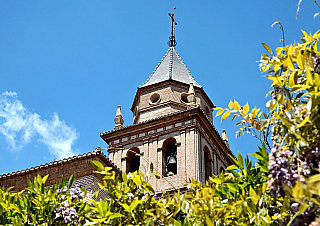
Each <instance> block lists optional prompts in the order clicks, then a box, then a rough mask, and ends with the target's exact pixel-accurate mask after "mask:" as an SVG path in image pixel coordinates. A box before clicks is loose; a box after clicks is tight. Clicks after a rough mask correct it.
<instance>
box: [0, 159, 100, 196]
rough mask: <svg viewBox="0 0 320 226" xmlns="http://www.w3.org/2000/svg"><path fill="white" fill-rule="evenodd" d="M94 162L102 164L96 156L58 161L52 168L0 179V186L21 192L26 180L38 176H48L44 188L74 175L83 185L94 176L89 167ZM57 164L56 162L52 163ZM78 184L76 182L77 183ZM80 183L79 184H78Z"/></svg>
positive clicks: (44, 167) (38, 169) (37, 168)
mask: <svg viewBox="0 0 320 226" xmlns="http://www.w3.org/2000/svg"><path fill="white" fill-rule="evenodd" d="M93 160H96V161H100V162H102V164H104V165H106V164H105V163H103V161H101V159H100V158H99V157H98V156H94V157H92V158H90V159H80V160H77V159H75V160H73V161H59V164H54V165H53V166H52V165H51V166H49V165H45V166H42V167H35V168H31V169H32V170H30V171H32V172H29V173H24V174H21V175H18V176H15V175H12V176H8V177H7V178H1V179H0V186H1V187H4V188H9V187H14V188H13V190H15V191H21V190H23V189H25V188H26V187H27V178H29V179H30V180H31V181H33V180H34V178H35V177H36V176H37V175H38V174H39V175H40V176H41V177H44V176H46V175H49V177H48V179H47V181H46V184H45V185H46V186H52V185H54V184H57V183H60V182H61V176H62V175H63V176H64V177H65V179H66V180H67V181H68V179H69V177H70V176H71V175H72V174H73V173H75V177H76V180H77V181H83V183H84V185H85V186H87V183H91V182H90V180H92V179H90V178H91V177H90V176H92V175H94V174H95V173H94V171H95V168H94V167H93V166H92V165H91V161H93ZM53 163H57V162H53ZM80 178H81V179H80ZM77 183H78V182H77ZM79 183H80V182H79Z"/></svg>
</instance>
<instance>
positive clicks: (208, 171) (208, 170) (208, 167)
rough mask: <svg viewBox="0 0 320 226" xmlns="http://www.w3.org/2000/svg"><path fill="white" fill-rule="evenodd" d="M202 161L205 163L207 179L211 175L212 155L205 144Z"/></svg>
mask: <svg viewBox="0 0 320 226" xmlns="http://www.w3.org/2000/svg"><path fill="white" fill-rule="evenodd" d="M203 152H204V163H205V180H208V179H209V177H210V176H212V156H211V153H210V150H209V148H208V147H207V146H204V148H203Z"/></svg>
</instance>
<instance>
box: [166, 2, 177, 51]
mask: <svg viewBox="0 0 320 226" xmlns="http://www.w3.org/2000/svg"><path fill="white" fill-rule="evenodd" d="M173 9H174V12H173V14H171V13H168V14H169V16H170V17H171V21H172V24H171V36H170V37H169V41H168V45H169V46H170V47H175V46H176V45H177V41H176V37H175V31H176V27H175V25H177V22H176V20H175V15H176V7H174V8H173Z"/></svg>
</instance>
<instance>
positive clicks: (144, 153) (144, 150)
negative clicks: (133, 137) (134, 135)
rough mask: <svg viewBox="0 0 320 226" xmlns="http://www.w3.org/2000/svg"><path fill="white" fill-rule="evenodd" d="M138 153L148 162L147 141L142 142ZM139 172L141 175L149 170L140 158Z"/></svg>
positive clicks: (147, 165)
mask: <svg viewBox="0 0 320 226" xmlns="http://www.w3.org/2000/svg"><path fill="white" fill-rule="evenodd" d="M139 150H140V153H141V155H142V157H143V158H145V159H146V160H148V161H150V159H149V149H148V139H144V140H143V144H142V146H140V147H139ZM140 170H141V172H143V173H145V174H146V173H147V172H148V170H149V164H148V163H147V162H146V161H145V160H144V159H142V158H140Z"/></svg>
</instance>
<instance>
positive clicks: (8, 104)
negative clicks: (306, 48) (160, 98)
mask: <svg viewBox="0 0 320 226" xmlns="http://www.w3.org/2000/svg"><path fill="white" fill-rule="evenodd" d="M297 3H298V1H292V0H290V1H289V0H269V1H262V0H261V1H252V0H244V1H239V0H229V1H209V0H208V1H190V0H184V1H182V0H176V1H175V2H174V1H169V0H162V1H159V0H157V1H156V0H148V1H147V0H136V1H124V0H118V1H111V0H110V1H87V0H77V1H75V0H74V1H62V0H55V1H39V0H34V1H14V0H12V1H1V2H0V51H1V54H0V153H1V155H0V156H1V157H0V174H3V173H9V172H12V171H17V170H21V169H26V168H30V167H33V166H36V165H40V164H44V163H46V162H50V161H53V160H55V159H59V158H62V157H66V156H70V155H74V154H80V153H86V152H89V151H93V150H94V149H95V148H96V147H98V146H99V147H101V148H106V147H107V145H106V144H105V143H104V142H103V140H102V139H101V138H100V136H99V134H100V132H105V131H109V130H112V129H113V126H114V121H113V120H114V117H115V113H116V108H117V105H121V107H122V112H123V115H124V120H125V125H130V124H132V113H131V111H130V110H129V109H130V107H131V104H132V101H133V98H134V96H135V92H136V90H137V87H138V86H139V85H140V84H142V83H143V82H144V81H145V80H146V79H147V78H148V77H149V75H150V74H151V72H152V71H153V69H154V68H155V67H156V65H157V64H158V62H159V61H160V60H161V58H162V56H163V55H164V54H165V53H166V51H167V49H168V48H169V47H168V46H167V41H168V37H169V36H170V31H171V28H170V26H171V21H170V17H169V16H168V13H169V12H173V6H174V4H175V6H176V8H177V11H176V20H177V23H178V25H177V26H176V39H177V42H178V45H177V46H176V49H177V51H178V53H179V54H180V56H181V57H182V59H183V61H184V62H185V63H186V65H187V66H188V68H189V69H190V71H191V73H192V75H193V76H194V77H195V79H196V80H197V82H199V83H200V84H201V85H202V86H203V87H204V90H205V91H206V92H207V94H208V96H209V97H210V98H211V100H212V101H213V103H214V104H215V105H216V106H222V107H224V106H227V104H228V102H229V101H230V100H233V99H236V100H237V101H238V102H240V104H242V105H244V104H245V103H246V102H247V101H248V102H249V104H250V106H252V107H253V106H254V105H257V106H259V107H262V108H263V109H265V103H266V101H267V99H266V98H265V94H266V93H267V92H268V89H269V88H270V83H269V82H268V81H267V79H266V78H265V77H264V76H263V74H262V73H260V72H259V67H258V63H256V61H257V60H259V59H260V55H261V54H262V53H264V52H266V51H265V50H264V49H263V47H262V45H261V42H264V43H267V44H268V45H269V46H270V47H271V48H272V49H274V48H276V47H278V46H280V45H281V42H280V41H279V40H280V39H281V36H282V34H281V30H280V29H279V28H278V26H275V27H271V25H272V24H273V23H274V22H275V21H281V23H282V25H283V27H284V29H285V36H286V42H287V44H289V43H292V42H293V41H294V40H297V41H298V40H299V37H300V36H301V35H302V33H301V29H303V30H305V31H307V32H315V31H316V30H317V29H319V20H320V17H318V18H316V19H314V18H313V15H314V14H315V13H316V12H318V11H320V10H318V9H317V8H316V5H315V4H314V3H313V2H312V1H311V0H304V1H302V3H301V11H300V14H299V19H298V20H297V19H296V17H295V14H296V9H297ZM214 124H215V126H216V128H217V129H218V130H219V131H220V132H222V129H226V130H227V134H228V138H229V142H230V144H231V149H232V150H233V152H234V153H237V152H238V151H240V152H241V153H243V154H246V153H253V152H254V151H256V149H257V145H258V142H257V141H256V140H255V139H254V138H251V137H250V136H249V135H245V136H244V137H243V138H237V139H235V138H234V135H235V131H236V130H237V129H236V128H235V127H234V126H233V125H234V124H233V123H232V122H231V121H224V122H222V123H220V118H215V120H214Z"/></svg>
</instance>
